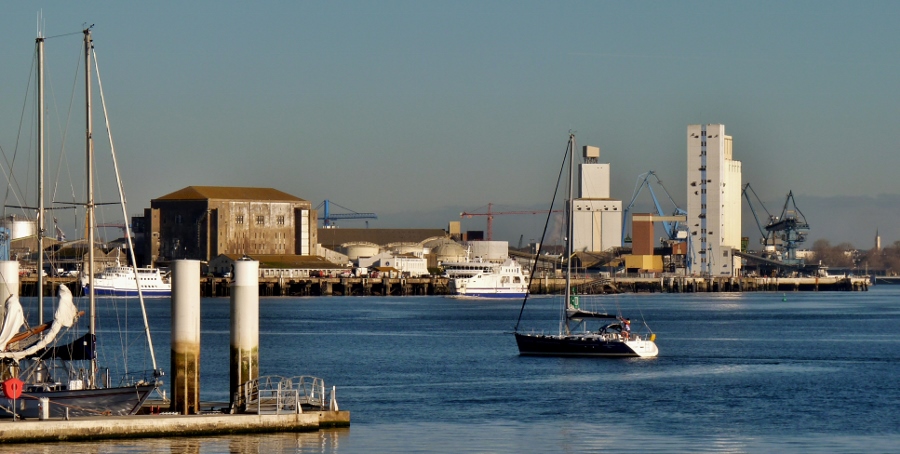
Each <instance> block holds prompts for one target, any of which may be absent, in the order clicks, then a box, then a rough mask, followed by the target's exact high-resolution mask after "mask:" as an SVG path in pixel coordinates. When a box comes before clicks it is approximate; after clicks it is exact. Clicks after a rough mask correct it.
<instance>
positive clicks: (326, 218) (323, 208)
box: [316, 199, 378, 228]
mask: <svg viewBox="0 0 900 454" xmlns="http://www.w3.org/2000/svg"><path fill="white" fill-rule="evenodd" d="M331 205H334V206H336V207H338V208H340V209H342V210H345V211H348V213H332V212H331ZM316 210H318V211H319V213H320V214H319V220H320V221H323V222H322V223H323V225H324V226H325V228H329V227H333V226H334V222H335V221H343V220H349V219H378V216H376V215H375V213H357V212H356V211H353V210H351V209H349V208H346V207H342V206H340V205H338V204H336V203H334V202H332V201H330V200H328V199H325V200H324V201H322V203H320V204H319V205H317V206H316ZM366 227H369V221H366Z"/></svg>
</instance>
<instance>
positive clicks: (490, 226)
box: [459, 203, 562, 241]
mask: <svg viewBox="0 0 900 454" xmlns="http://www.w3.org/2000/svg"><path fill="white" fill-rule="evenodd" d="M493 207H494V204H493V203H488V206H487V212H486V213H470V212H467V211H463V212H462V213H459V217H460V218H473V217H475V216H486V217H487V239H488V241H491V240H492V239H493V238H494V216H499V215H507V214H546V213H559V212H561V211H562V210H549V211H548V210H522V211H492V210H493Z"/></svg>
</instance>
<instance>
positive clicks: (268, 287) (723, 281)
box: [20, 275, 869, 297]
mask: <svg viewBox="0 0 900 454" xmlns="http://www.w3.org/2000/svg"><path fill="white" fill-rule="evenodd" d="M573 283H574V284H575V285H577V286H578V287H580V288H581V290H579V291H582V292H584V293H622V292H626V293H694V292H761V291H768V292H795V291H866V290H868V289H869V279H868V278H866V277H713V278H710V277H698V276H666V275H662V276H656V275H646V276H633V277H614V278H604V277H599V276H598V275H581V276H578V277H576V278H574V279H573ZM61 284H66V285H68V286H69V288H70V289H73V293H75V294H76V296H81V288H80V286H78V285H77V281H76V279H75V278H70V277H65V278H63V277H51V278H45V281H44V295H46V296H49V295H54V294H56V289H57V288H58V287H59V285H61ZM20 285H21V289H20V292H21V293H20V294H22V295H24V296H34V295H36V294H37V293H36V290H37V288H36V287H37V280H36V279H35V278H27V277H25V278H21V279H20ZM564 285H565V279H563V278H562V277H559V276H540V277H536V278H534V279H533V280H532V282H531V293H532V294H535V295H539V294H550V293H558V292H559V291H560V290H562V289H563V288H564V287H563V286H564ZM200 294H201V296H204V297H228V296H230V295H231V279H230V278H224V277H203V278H201V279H200ZM448 294H450V286H449V279H448V278H446V277H440V276H433V277H417V278H406V277H399V278H388V277H377V278H371V277H294V278H259V295H260V296H424V295H448Z"/></svg>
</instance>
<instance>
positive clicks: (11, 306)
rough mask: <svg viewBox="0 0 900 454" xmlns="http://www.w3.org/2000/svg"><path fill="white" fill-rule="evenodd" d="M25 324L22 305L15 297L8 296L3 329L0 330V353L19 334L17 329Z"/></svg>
mask: <svg viewBox="0 0 900 454" xmlns="http://www.w3.org/2000/svg"><path fill="white" fill-rule="evenodd" d="M24 323H25V315H24V314H23V313H22V304H21V303H19V298H18V297H16V295H10V296H9V298H8V299H7V300H6V317H5V318H4V319H3V327H2V328H0V351H3V350H6V344H8V343H9V340H10V339H12V338H13V336H15V335H16V333H18V332H19V328H21V327H22V325H23V324H24Z"/></svg>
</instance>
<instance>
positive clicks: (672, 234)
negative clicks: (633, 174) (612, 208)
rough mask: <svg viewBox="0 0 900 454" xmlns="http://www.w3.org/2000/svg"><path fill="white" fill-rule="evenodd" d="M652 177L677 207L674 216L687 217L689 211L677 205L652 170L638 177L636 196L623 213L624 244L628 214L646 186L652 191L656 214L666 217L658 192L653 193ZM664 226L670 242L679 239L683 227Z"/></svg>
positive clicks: (667, 223) (675, 225)
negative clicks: (658, 198)
mask: <svg viewBox="0 0 900 454" xmlns="http://www.w3.org/2000/svg"><path fill="white" fill-rule="evenodd" d="M650 177H654V178H656V182H657V183H658V184H659V187H661V188H662V190H663V192H664V193H665V194H666V197H668V199H669V201H670V202H672V205H673V206H674V207H675V212H674V213H673V215H675V216H686V215H687V211H684V210H682V209H681V208H679V207H678V204H676V203H675V201H674V200H672V196H671V195H669V191H667V190H666V187H665V186H663V184H662V180H660V179H659V177H658V176H657V175H656V172H654V171H652V170H651V171H649V172H646V173H642V174H640V175H638V179H637V183H636V184H635V186H634V196H632V197H631V202H630V203H629V204H628V206H627V207H625V211H624V213H623V218H622V244H624V243H625V228H626V226H627V222H628V212H629V211H631V208H632V207H633V206H634V202H635V201H636V200H637V198H638V196H639V195H640V194H641V190H643V189H644V186H646V187H647V190H649V191H650V197H651V198H652V199H653V205H655V206H656V214H658V215H659V216H665V215H666V213H665V212H663V209H662V206H660V204H659V200H657V198H656V192H654V191H653V186H651V185H650ZM662 224H663V229H665V231H666V236H668V237H669V239H670V240H675V239H677V237H678V231H679V229H680V228H681V226H679V222H678V221H664V222H663V223H662Z"/></svg>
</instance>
